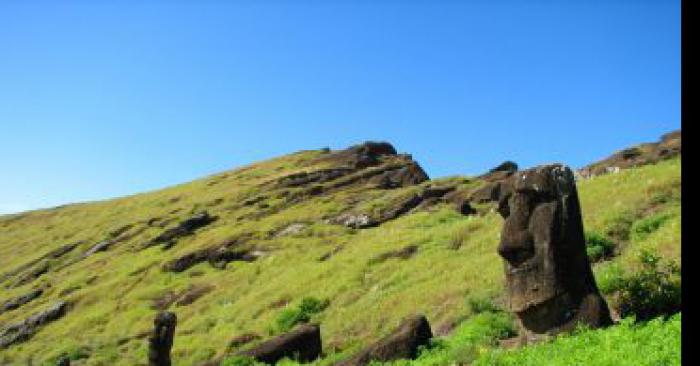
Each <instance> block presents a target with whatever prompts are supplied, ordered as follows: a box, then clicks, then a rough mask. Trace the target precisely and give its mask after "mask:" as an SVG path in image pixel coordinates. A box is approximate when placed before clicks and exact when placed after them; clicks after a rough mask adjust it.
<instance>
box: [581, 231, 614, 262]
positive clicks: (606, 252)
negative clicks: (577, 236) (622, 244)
mask: <svg viewBox="0 0 700 366" xmlns="http://www.w3.org/2000/svg"><path fill="white" fill-rule="evenodd" d="M614 251H615V243H614V242H613V241H612V240H610V239H608V238H607V237H606V236H605V235H602V234H600V233H597V232H595V231H589V232H586V254H588V258H589V259H590V260H591V261H592V262H598V261H600V260H602V259H606V258H610V257H611V256H612V255H613V252H614Z"/></svg>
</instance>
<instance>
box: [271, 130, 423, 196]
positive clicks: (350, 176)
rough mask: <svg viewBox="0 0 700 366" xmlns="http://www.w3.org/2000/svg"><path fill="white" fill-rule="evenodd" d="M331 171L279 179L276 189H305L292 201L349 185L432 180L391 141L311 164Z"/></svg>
mask: <svg viewBox="0 0 700 366" xmlns="http://www.w3.org/2000/svg"><path fill="white" fill-rule="evenodd" d="M311 164H312V165H314V166H317V165H321V166H324V165H326V166H331V167H329V168H323V169H315V170H311V171H302V172H298V173H293V174H290V175H287V176H283V177H281V178H278V179H276V180H275V181H274V182H273V187H275V188H290V187H301V188H304V189H303V190H302V191H301V192H297V193H296V194H295V195H294V196H293V197H292V198H293V199H301V198H302V197H305V196H315V195H319V194H323V193H328V192H332V191H335V190H337V189H340V188H342V187H347V186H351V185H352V186H356V185H366V186H369V187H373V188H380V189H393V188H399V187H407V186H411V185H416V184H420V183H422V182H424V181H426V180H428V179H429V178H428V175H427V174H426V173H425V171H424V170H423V168H421V166H420V165H418V163H417V162H415V161H414V160H413V158H412V157H411V156H410V155H408V154H398V153H397V152H396V149H395V148H394V147H393V146H392V145H391V144H389V143H387V142H371V141H370V142H365V143H363V144H359V145H354V146H351V147H349V148H347V149H345V150H338V151H331V152H328V153H327V154H324V155H323V156H321V157H319V158H317V159H316V160H314V161H312V162H311Z"/></svg>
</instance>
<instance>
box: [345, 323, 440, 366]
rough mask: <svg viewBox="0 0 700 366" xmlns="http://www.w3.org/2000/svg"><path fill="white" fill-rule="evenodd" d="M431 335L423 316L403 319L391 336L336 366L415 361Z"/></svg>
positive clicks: (361, 365) (428, 325) (362, 365)
mask: <svg viewBox="0 0 700 366" xmlns="http://www.w3.org/2000/svg"><path fill="white" fill-rule="evenodd" d="M432 337H433V333H432V331H431V329H430V324H429V323H428V320H427V319H426V318H425V316H423V315H415V316H412V317H409V318H407V319H405V320H404V321H403V322H402V323H401V325H399V327H398V328H396V329H395V330H394V331H393V332H391V334H389V335H388V336H386V337H384V338H382V339H380V340H379V341H377V342H376V343H374V344H372V345H370V346H368V347H367V348H365V349H363V350H362V351H360V352H359V353H358V354H356V355H355V356H353V357H351V358H349V359H347V360H344V361H341V362H339V363H338V364H337V365H338V366H364V365H368V364H370V363H371V362H372V361H379V362H388V361H393V360H398V359H415V358H416V357H417V356H418V349H419V347H421V346H427V345H428V344H429V343H430V339H431V338H432Z"/></svg>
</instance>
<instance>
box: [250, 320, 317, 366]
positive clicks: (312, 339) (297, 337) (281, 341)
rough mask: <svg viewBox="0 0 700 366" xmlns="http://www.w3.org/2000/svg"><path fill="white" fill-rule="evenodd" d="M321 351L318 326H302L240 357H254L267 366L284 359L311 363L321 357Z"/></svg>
mask: <svg viewBox="0 0 700 366" xmlns="http://www.w3.org/2000/svg"><path fill="white" fill-rule="evenodd" d="M321 350H322V348H321V329H320V327H319V326H318V324H302V325H300V326H298V327H296V328H294V329H293V330H291V331H290V332H288V333H285V334H282V335H279V336H277V337H275V338H272V339H270V340H268V341H265V342H263V343H261V344H259V345H257V346H255V347H253V348H251V349H249V350H245V351H242V352H239V353H238V355H240V356H248V357H252V358H254V359H256V360H258V361H260V362H264V363H267V364H275V363H276V362H277V361H279V360H281V359H283V358H291V359H295V360H297V361H299V362H310V361H313V360H315V359H316V358H318V357H319V356H320V355H321Z"/></svg>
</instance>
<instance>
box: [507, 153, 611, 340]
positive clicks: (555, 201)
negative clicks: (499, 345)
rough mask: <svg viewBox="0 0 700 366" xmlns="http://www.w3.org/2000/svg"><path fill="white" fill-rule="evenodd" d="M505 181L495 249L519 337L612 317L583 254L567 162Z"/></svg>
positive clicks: (577, 207)
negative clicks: (501, 219) (519, 333)
mask: <svg viewBox="0 0 700 366" xmlns="http://www.w3.org/2000/svg"><path fill="white" fill-rule="evenodd" d="M505 184H507V185H508V186H509V187H508V189H506V190H504V192H506V194H504V195H502V196H501V202H500V203H499V212H500V213H501V215H502V216H503V217H504V218H505V223H504V225H503V230H502V232H501V242H500V245H499V247H498V253H499V254H500V255H501V257H503V259H504V260H505V261H504V262H505V275H506V284H507V290H508V295H509V300H510V308H511V310H512V311H513V312H515V313H516V314H517V316H518V318H519V322H520V326H521V337H522V341H523V342H525V343H527V342H530V341H531V340H533V339H536V338H538V337H537V336H538V335H553V334H557V333H559V332H562V331H567V330H571V329H573V328H574V327H575V326H576V324H577V323H579V322H580V323H584V324H587V325H589V326H592V327H600V326H605V325H608V324H611V323H612V320H611V319H610V313H609V310H608V306H607V304H606V302H605V300H604V299H603V297H602V296H601V295H600V293H599V291H598V287H597V286H596V283H595V279H594V277H593V272H592V271H591V266H590V263H589V261H588V256H587V255H586V244H585V238H584V231H583V222H582V219H581V208H580V205H579V200H578V193H577V190H576V184H575V181H574V175H573V173H572V171H571V169H569V168H568V167H566V166H562V165H558V164H554V165H546V166H540V167H536V168H533V169H529V170H525V171H521V172H518V173H516V174H514V175H513V176H512V177H511V178H510V179H509V180H508V181H507V182H506V183H505Z"/></svg>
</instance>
